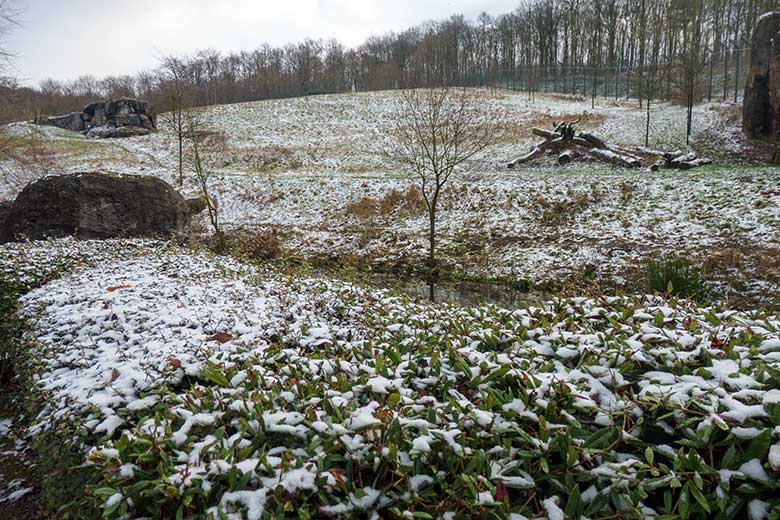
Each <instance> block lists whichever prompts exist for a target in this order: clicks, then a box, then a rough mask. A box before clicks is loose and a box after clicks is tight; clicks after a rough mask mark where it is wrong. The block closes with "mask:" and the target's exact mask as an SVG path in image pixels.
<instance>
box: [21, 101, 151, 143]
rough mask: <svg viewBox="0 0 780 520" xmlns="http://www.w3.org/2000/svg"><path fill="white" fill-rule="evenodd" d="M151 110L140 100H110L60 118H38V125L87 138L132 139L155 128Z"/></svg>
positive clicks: (146, 102)
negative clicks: (62, 129)
mask: <svg viewBox="0 0 780 520" xmlns="http://www.w3.org/2000/svg"><path fill="white" fill-rule="evenodd" d="M155 121H156V115H155V112H154V107H152V104H151V103H149V102H148V101H143V100H140V99H129V98H121V99H109V100H108V101H97V102H95V103H90V104H89V105H87V106H85V107H84V110H82V111H81V112H73V113H71V114H66V115H62V116H54V117H49V116H40V117H37V118H35V121H34V122H35V123H36V124H39V125H51V126H56V127H59V128H64V129H66V130H74V131H77V132H84V133H86V134H87V136H88V137H134V136H137V135H146V134H147V133H149V132H150V131H152V130H154V129H155V128H156V123H155Z"/></svg>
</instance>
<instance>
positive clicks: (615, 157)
mask: <svg viewBox="0 0 780 520" xmlns="http://www.w3.org/2000/svg"><path fill="white" fill-rule="evenodd" d="M590 154H591V155H592V156H593V157H595V158H596V159H600V160H602V161H606V162H609V163H612V164H617V165H618V166H625V167H627V168H638V167H639V166H642V161H639V160H637V159H636V158H635V157H626V156H625V155H620V154H617V153H615V152H612V151H610V150H602V149H601V148H592V149H591V150H590Z"/></svg>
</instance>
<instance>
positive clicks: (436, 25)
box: [0, 0, 780, 122]
mask: <svg viewBox="0 0 780 520" xmlns="http://www.w3.org/2000/svg"><path fill="white" fill-rule="evenodd" d="M775 9H780V0H524V1H522V2H521V4H520V6H519V7H518V8H517V9H516V10H515V11H514V12H512V13H509V14H504V15H500V16H497V17H491V16H489V15H487V14H482V15H480V16H479V17H478V18H477V19H476V20H474V21H470V20H466V19H465V18H464V17H463V16H460V15H456V16H452V17H450V18H448V19H446V20H443V21H438V22H427V23H424V24H422V25H420V26H417V27H413V28H411V29H408V30H406V31H403V32H400V33H389V34H385V35H383V36H372V37H371V38H369V39H368V40H367V41H366V42H365V43H364V44H362V45H361V46H359V47H358V48H355V49H349V48H346V47H345V46H344V45H342V44H341V43H339V42H338V41H337V40H334V39H331V40H324V41H323V40H312V39H306V40H305V41H303V42H300V43H297V44H289V45H286V46H284V47H272V46H270V45H263V46H262V47H260V48H258V49H256V50H254V51H242V52H239V53H230V54H222V53H220V52H218V51H215V50H209V49H207V50H202V51H199V52H197V53H195V54H194V55H192V56H186V57H185V56H182V57H165V58H163V59H161V65H160V67H159V68H157V69H155V70H150V71H144V72H140V73H139V74H137V75H136V76H109V77H105V78H102V79H98V78H96V77H95V76H92V75H83V76H81V77H79V78H77V79H76V80H74V81H71V82H66V83H63V82H60V81H57V80H54V79H47V80H45V81H42V82H41V83H40V84H39V85H38V86H37V87H35V88H29V87H25V86H20V85H19V84H18V83H17V81H16V80H15V79H14V78H10V77H6V78H3V79H2V83H1V84H0V96H1V97H2V103H1V104H0V122H9V121H16V120H23V119H32V118H33V117H35V116H37V115H39V114H58V113H65V112H70V111H74V110H80V109H81V108H82V107H83V106H84V105H86V104H87V103H89V102H91V101H93V100H96V99H103V98H116V97H138V98H143V99H147V100H150V101H152V102H153V103H154V104H155V106H156V107H157V108H158V110H159V111H166V110H169V109H176V108H177V107H180V106H181V103H182V102H183V101H182V100H183V98H184V97H186V99H187V104H188V105H209V104H222V103H235V102H242V101H256V100H261V99H274V98H286V97H296V96H304V95H312V94H324V93H339V92H360V91H369V90H385V89H395V88H408V87H423V86H444V85H446V86H454V85H465V86H498V87H508V88H523V89H526V90H528V91H529V93H530V92H535V91H548V92H566V93H575V94H580V95H589V96H592V97H593V98H595V97H596V96H602V95H603V96H608V95H614V96H615V97H628V98H636V99H637V100H639V101H640V103H641V101H642V100H653V99H675V100H679V101H682V102H687V103H688V104H689V105H690V104H692V103H693V102H697V101H700V100H701V99H702V98H708V99H724V100H726V99H732V98H733V99H734V100H736V99H737V98H738V97H739V96H741V93H742V90H743V88H744V82H743V79H742V78H743V76H744V73H745V72H746V69H747V67H748V59H747V57H749V52H747V53H746V50H747V48H748V47H749V40H750V36H751V32H752V29H753V27H754V25H755V22H756V20H757V18H758V17H759V16H760V15H761V14H763V13H765V12H767V11H771V10H775Z"/></svg>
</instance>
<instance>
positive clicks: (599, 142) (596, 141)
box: [578, 132, 607, 148]
mask: <svg viewBox="0 0 780 520" xmlns="http://www.w3.org/2000/svg"><path fill="white" fill-rule="evenodd" d="M578 137H580V138H581V139H584V140H585V141H587V142H589V143H590V145H591V146H592V147H595V148H606V147H607V143H605V142H604V139H602V138H601V137H599V136H597V135H593V134H589V133H587V132H580V133H579V135H578Z"/></svg>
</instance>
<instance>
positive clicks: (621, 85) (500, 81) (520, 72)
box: [490, 48, 750, 103]
mask: <svg viewBox="0 0 780 520" xmlns="http://www.w3.org/2000/svg"><path fill="white" fill-rule="evenodd" d="M749 67H750V49H749V48H745V49H732V50H731V51H729V52H728V53H726V54H725V55H724V56H722V57H720V58H719V59H717V60H714V59H713V60H706V61H703V62H696V63H684V62H683V63H669V64H659V65H654V66H645V67H621V66H614V67H592V66H562V65H557V66H540V65H532V66H526V67H516V68H509V69H500V70H499V71H498V73H497V74H495V75H494V77H492V78H490V86H494V87H497V88H505V89H510V90H516V91H525V92H528V94H529V96H533V95H534V94H536V93H557V94H569V95H574V96H580V97H583V98H591V99H593V100H594V101H595V100H596V99H598V98H601V99H608V98H613V99H631V98H635V99H639V98H651V99H675V98H678V97H681V96H684V95H686V94H687V92H688V91H689V90H694V91H695V92H694V93H695V97H696V99H697V100H698V101H704V100H706V101H732V102H735V103H736V102H739V101H740V100H741V99H742V95H743V90H744V86H745V81H746V80H747V75H748V69H749ZM691 86H693V89H691V88H690V87H691Z"/></svg>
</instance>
